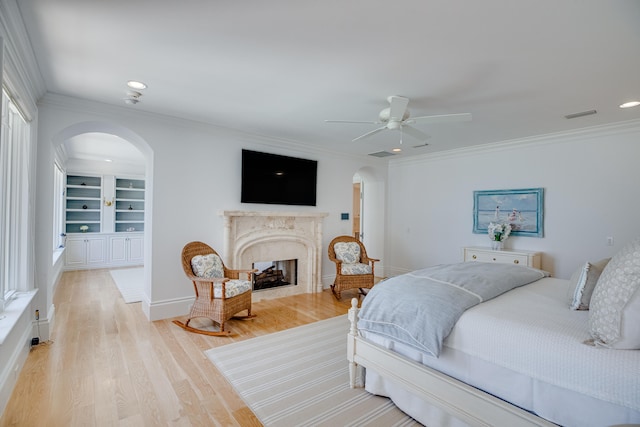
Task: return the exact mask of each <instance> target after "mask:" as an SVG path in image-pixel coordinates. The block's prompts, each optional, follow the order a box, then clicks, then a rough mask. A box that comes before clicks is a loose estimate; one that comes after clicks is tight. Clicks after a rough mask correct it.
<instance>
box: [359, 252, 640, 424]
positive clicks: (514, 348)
mask: <svg viewBox="0 0 640 427" xmlns="http://www.w3.org/2000/svg"><path fill="white" fill-rule="evenodd" d="M637 249H638V253H637V254H636V255H638V256H640V243H638V245H637ZM614 259H615V257H614ZM628 259H629V257H627V258H626V260H628ZM638 259H640V257H639V258H638ZM623 261H624V260H623ZM612 263H613V264H612ZM464 264H466V265H470V264H484V263H460V264H456V265H460V266H462V267H461V268H460V271H461V272H462V273H464V272H465V271H466V268H467V267H465V266H463V265H464ZM587 264H588V263H587ZM609 264H611V270H613V268H614V264H615V265H617V260H616V262H614V261H612V262H610V263H609ZM639 264H640V263H639ZM609 266H610V265H607V268H608V267H609ZM438 267H440V266H438ZM471 268H473V267H471ZM484 268H485V267H483V269H484ZM486 268H489V267H486ZM492 268H493V267H492ZM498 268H499V269H500V273H499V274H504V272H503V271H502V267H498ZM519 268H520V269H523V270H533V271H541V270H536V269H532V268H529V267H524V266H520V267H519ZM638 269H640V265H638ZM583 270H584V269H583ZM592 271H595V268H592ZM600 272H601V273H602V276H603V279H604V277H605V273H604V271H600ZM638 273H640V270H638V271H636V272H635V273H634V274H636V276H635V277H636V279H635V280H636V281H637V278H638V277H640V275H639V274H638ZM438 274H439V273H438ZM612 275H613V273H610V274H609V275H607V277H609V276H612ZM422 276H429V278H430V279H433V277H435V281H436V282H441V283H445V284H447V285H449V284H450V281H449V279H448V277H449V276H438V275H437V274H436V275H435V276H434V273H433V271H431V269H424V270H418V271H415V272H412V273H409V274H408V275H402V276H397V277H394V278H391V279H388V280H386V281H384V282H383V283H380V284H378V285H376V286H375V287H374V288H373V289H372V290H371V291H370V292H369V294H368V295H367V296H366V297H365V299H364V300H363V302H362V308H361V309H359V308H358V301H357V300H356V299H355V298H354V299H353V300H352V307H351V309H350V310H349V319H350V321H351V328H350V332H349V334H348V356H347V358H348V360H349V366H350V382H351V386H352V387H356V386H359V387H361V386H364V387H365V388H366V390H367V391H369V392H371V393H374V394H379V395H383V396H387V397H390V398H391V399H392V400H393V401H394V403H395V404H396V405H397V406H398V407H399V408H400V409H402V410H403V411H405V412H406V413H408V414H409V415H410V416H412V417H413V418H415V419H416V420H417V421H419V422H421V423H423V424H425V425H429V426H432V427H436V426H437V427H440V426H468V425H472V426H552V425H564V426H581V427H582V426H611V425H620V424H632V423H638V424H640V351H638V350H635V349H621V348H611V347H615V344H611V345H608V344H607V343H606V342H596V343H595V345H594V339H593V336H594V334H593V333H592V332H593V331H592V329H593V328H594V325H593V324H592V322H590V314H591V315H593V313H590V311H587V310H571V309H569V303H568V296H569V297H571V296H572V295H573V294H574V292H575V289H574V287H575V283H574V282H575V281H576V280H577V279H574V278H572V280H561V279H557V278H552V277H548V275H547V274H544V272H541V273H540V274H538V275H537V276H536V275H535V274H534V275H533V276H531V277H528V278H527V279H526V280H524V281H525V282H526V283H517V284H516V285H514V286H513V287H512V288H511V289H500V290H498V291H494V292H493V293H491V292H490V293H489V295H488V297H487V296H480V297H479V298H478V299H479V300H480V301H479V302H478V303H472V304H470V306H468V307H466V306H465V307H462V309H461V312H460V313H459V314H458V315H457V317H456V315H454V319H453V326H451V329H450V331H447V326H446V325H445V327H444V329H443V331H444V332H443V331H441V332H440V333H441V334H443V335H444V337H443V339H442V342H441V343H440V347H439V348H438V345H437V343H436V344H435V347H434V345H432V344H429V345H426V346H424V345H422V344H420V343H417V342H416V341H415V340H416V339H417V338H416V336H418V335H420V333H421V331H418V332H416V331H409V329H410V328H411V326H406V329H405V326H403V325H400V326H399V327H398V326H397V325H395V323H396V322H397V321H398V319H397V316H396V317H394V316H393V315H391V317H387V318H385V317H384V316H388V315H379V316H380V317H374V321H373V323H376V322H379V323H380V324H381V325H382V326H381V327H380V328H378V329H376V328H374V327H372V326H371V324H372V321H371V319H372V317H371V312H372V311H375V312H376V313H378V312H379V311H380V310H381V308H380V307H381V305H386V304H391V307H390V311H391V312H392V313H397V312H402V311H406V312H407V313H409V319H410V320H409V322H408V323H409V324H411V323H412V324H414V326H415V324H419V325H422V324H425V323H427V324H431V323H430V322H433V318H428V319H426V320H425V319H422V318H421V317H420V316H421V315H422V314H420V311H436V310H434V309H433V308H431V309H430V310H424V307H425V305H424V301H423V300H420V299H419V298H418V297H416V294H415V293H414V292H413V291H412V292H407V290H406V288H403V286H405V284H406V282H407V281H411V280H415V279H416V277H418V278H421V277H422ZM470 276H472V277H473V280H471V282H473V281H476V280H477V279H478V277H479V276H478V275H477V274H476V272H475V271H474V272H472V273H471V274H470ZM442 277H447V279H446V280H443V279H442ZM482 280H484V279H480V282H482ZM581 281H582V282H586V281H587V275H586V274H583V275H582V276H581ZM454 282H455V280H454ZM591 282H593V279H592V278H591ZM484 285H485V284H484V283H482V284H481V285H479V288H481V287H482V286H484ZM592 285H593V286H595V283H592ZM465 286H467V285H464V286H463V288H464V287H465ZM469 286H470V287H469ZM469 286H467V288H465V289H463V290H462V291H459V290H458V292H462V294H475V292H476V290H477V289H476V288H473V284H472V285H469ZM634 286H635V285H634ZM446 287H450V286H446ZM398 291H399V292H403V293H409V296H408V298H405V299H402V298H398V297H397V294H398V293H399V292H398ZM634 292H635V293H634ZM601 293H602V292H601ZM627 293H629V294H630V295H629V296H628V298H627V299H626V305H625V306H626V307H627V308H628V307H631V309H633V310H634V311H640V290H638V288H637V286H636V288H635V291H634V289H633V288H632V289H631V291H630V292H627ZM493 294H496V295H493ZM595 294H596V292H594V296H595ZM635 294H638V295H635ZM390 295H394V296H393V297H390ZM579 296H580V295H579ZM435 299H436V305H446V304H443V303H442V299H439V298H435ZM455 299H460V295H457V296H456V297H455ZM373 301H377V304H374V303H373ZM412 304H415V307H413V308H412V307H411V305H412ZM467 305H469V304H467ZM416 307H417V309H416ZM367 310H368V311H369V314H367ZM362 315H364V317H365V318H364V319H363V318H362ZM367 316H369V317H368V318H367ZM374 316H378V314H375V315H374ZM436 317H438V316H436ZM627 317H629V316H627ZM417 319H419V320H417ZM629 320H630V321H631V322H635V321H636V320H637V318H635V317H633V316H631V318H630V319H627V321H629ZM389 324H393V325H394V327H397V328H398V329H401V330H402V333H401V334H399V335H398V334H395V335H394V334H393V333H390V332H389V328H388V327H389ZM632 325H633V323H632ZM638 325H639V323H635V326H633V328H635V329H636V330H637V329H640V327H638ZM625 327H626V326H625ZM422 329H427V328H422ZM627 330H629V328H628V327H627ZM408 331H409V332H408ZM634 334H635V332H634ZM596 337H597V338H601V337H599V336H598V335H597V334H596ZM636 338H637V337H636ZM422 339H423V337H420V340H422ZM595 341H598V340H595ZM635 344H637V343H634V344H633V345H635ZM633 345H632V347H633ZM624 346H629V345H628V343H624ZM624 346H623V347H624ZM363 368H364V369H363Z"/></svg>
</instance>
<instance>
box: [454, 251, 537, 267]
mask: <svg viewBox="0 0 640 427" xmlns="http://www.w3.org/2000/svg"><path fill="white" fill-rule="evenodd" d="M463 258H464V261H468V262H473V261H479V262H499V263H503V264H518V265H526V266H529V267H534V268H540V252H528V251H512V250H502V251H494V250H491V249H489V248H464V256H463Z"/></svg>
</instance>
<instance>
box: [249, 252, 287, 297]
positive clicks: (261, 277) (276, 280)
mask: <svg viewBox="0 0 640 427" xmlns="http://www.w3.org/2000/svg"><path fill="white" fill-rule="evenodd" d="M253 268H254V269H256V270H258V272H257V273H255V274H254V275H253V290H254V291H262V290H265V289H271V288H277V287H280V286H296V285H297V284H298V260H297V259H285V260H278V261H258V262H254V263H253Z"/></svg>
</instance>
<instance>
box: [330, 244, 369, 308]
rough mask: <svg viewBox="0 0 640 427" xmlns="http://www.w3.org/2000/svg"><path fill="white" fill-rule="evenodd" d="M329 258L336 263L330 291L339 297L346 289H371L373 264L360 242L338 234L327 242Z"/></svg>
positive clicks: (361, 290)
mask: <svg viewBox="0 0 640 427" xmlns="http://www.w3.org/2000/svg"><path fill="white" fill-rule="evenodd" d="M329 259H330V260H331V261H333V262H335V263H336V279H335V281H334V282H333V285H331V291H332V292H333V294H334V295H335V297H336V298H337V299H340V297H341V294H342V291H344V290H347V289H354V288H358V289H360V292H361V293H362V294H364V291H363V289H371V288H372V287H373V284H374V264H375V263H376V262H377V261H380V260H379V259H375V258H369V257H368V256H367V250H366V249H365V247H364V245H363V244H362V242H360V241H359V240H357V239H355V238H354V237H351V236H338V237H336V238H335V239H333V240H332V241H331V243H329Z"/></svg>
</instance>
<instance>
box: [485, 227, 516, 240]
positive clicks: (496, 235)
mask: <svg viewBox="0 0 640 427" xmlns="http://www.w3.org/2000/svg"><path fill="white" fill-rule="evenodd" d="M487 232H488V233H489V239H490V240H494V241H496V242H504V241H505V240H507V238H508V237H509V234H511V224H509V223H503V224H496V223H493V222H490V223H489V227H487Z"/></svg>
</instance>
